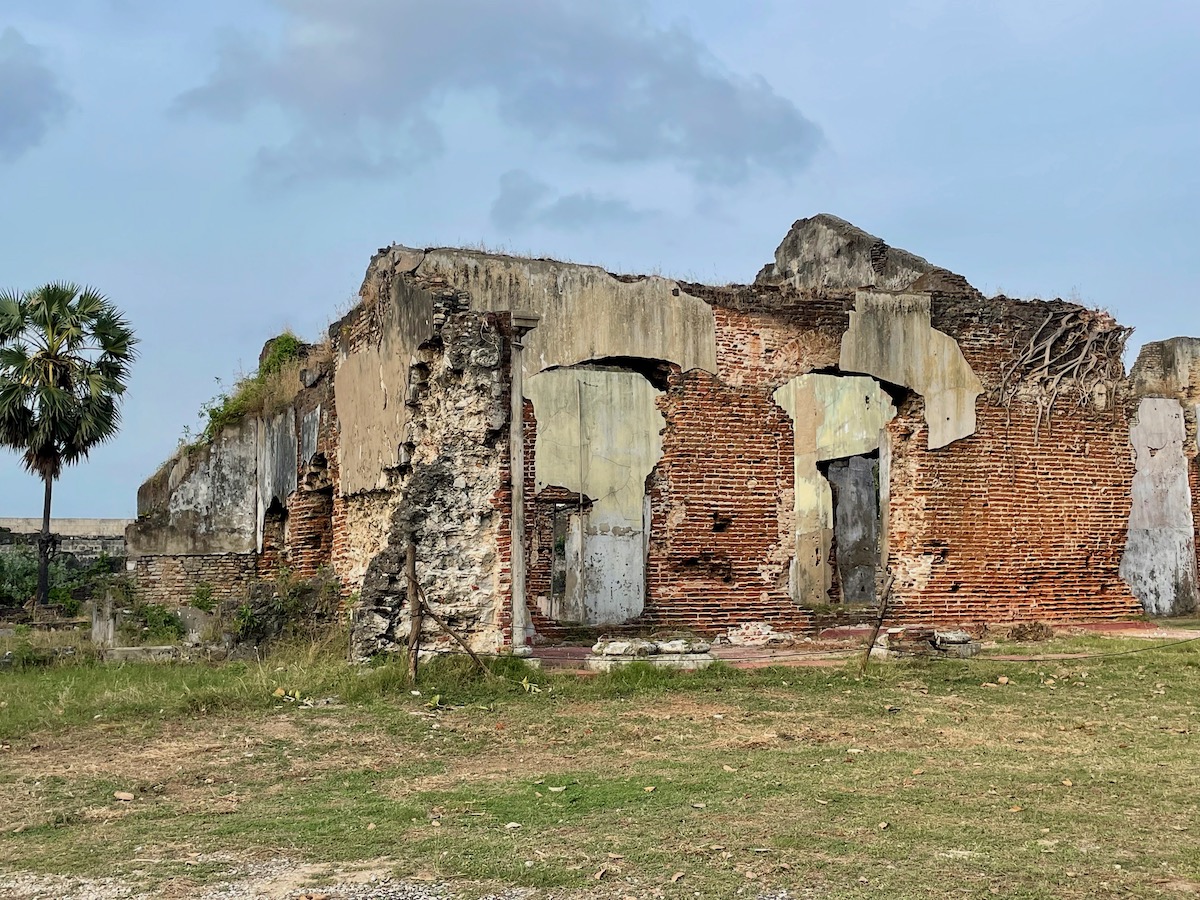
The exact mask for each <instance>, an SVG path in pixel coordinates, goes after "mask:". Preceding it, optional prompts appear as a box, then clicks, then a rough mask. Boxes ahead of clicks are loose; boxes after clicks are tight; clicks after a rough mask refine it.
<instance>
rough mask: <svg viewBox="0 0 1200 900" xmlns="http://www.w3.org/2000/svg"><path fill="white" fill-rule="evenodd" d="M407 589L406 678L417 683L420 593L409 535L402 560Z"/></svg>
mask: <svg viewBox="0 0 1200 900" xmlns="http://www.w3.org/2000/svg"><path fill="white" fill-rule="evenodd" d="M404 577H405V581H406V582H407V585H406V586H407V591H408V615H409V626H408V680H409V683H411V684H416V683H417V654H418V652H419V651H420V649H421V594H420V588H419V586H418V585H417V542H416V541H415V540H413V539H412V538H411V537H410V538H409V540H408V550H407V552H406V554H405V560H404Z"/></svg>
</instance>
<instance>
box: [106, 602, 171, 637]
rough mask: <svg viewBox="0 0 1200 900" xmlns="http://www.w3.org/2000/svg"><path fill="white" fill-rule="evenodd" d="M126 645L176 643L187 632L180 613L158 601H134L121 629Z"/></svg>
mask: <svg viewBox="0 0 1200 900" xmlns="http://www.w3.org/2000/svg"><path fill="white" fill-rule="evenodd" d="M119 632H120V635H121V637H122V638H123V639H124V640H125V644H126V646H137V645H139V644H141V645H153V646H158V645H162V644H174V643H176V642H177V641H179V640H181V639H182V638H183V636H184V634H185V633H186V630H185V629H184V627H183V620H182V619H181V618H180V617H179V613H177V612H175V611H174V610H170V609H167V608H166V607H165V606H160V605H159V604H157V603H134V605H133V607H132V608H130V609H128V610H126V611H125V614H124V615H123V617H122V620H121V625H120V629H119Z"/></svg>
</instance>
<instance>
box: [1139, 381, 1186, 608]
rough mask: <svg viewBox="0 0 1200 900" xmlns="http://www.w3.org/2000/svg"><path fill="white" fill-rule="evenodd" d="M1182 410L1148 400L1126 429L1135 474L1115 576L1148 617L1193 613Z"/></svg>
mask: <svg viewBox="0 0 1200 900" xmlns="http://www.w3.org/2000/svg"><path fill="white" fill-rule="evenodd" d="M1186 431H1187V429H1186V426H1185V423H1184V418H1183V405H1182V404H1181V403H1180V402H1179V401H1178V400H1173V399H1167V398H1159V397H1148V398H1145V399H1143V400H1142V401H1141V402H1140V403H1139V404H1138V413H1137V421H1135V422H1134V423H1133V426H1132V427H1131V428H1130V433H1129V440H1130V442H1131V443H1132V444H1133V449H1134V453H1135V464H1136V471H1135V473H1134V476H1133V490H1132V503H1131V506H1130V509H1129V537H1128V540H1127V542H1126V544H1125V553H1124V555H1123V556H1122V558H1121V577H1122V578H1124V579H1125V581H1126V583H1128V584H1129V587H1130V589H1131V590H1132V591H1133V594H1134V596H1135V597H1137V598H1138V600H1139V601H1141V604H1142V606H1143V608H1144V609H1145V610H1146V612H1148V613H1150V614H1151V615H1178V614H1179V613H1184V612H1191V611H1192V610H1194V609H1195V608H1196V603H1197V589H1196V580H1197V578H1196V534H1195V523H1194V521H1193V516H1192V493H1191V487H1190V485H1189V483H1188V460H1187V456H1186V455H1185V454H1184V452H1183V444H1184V440H1185V437H1186Z"/></svg>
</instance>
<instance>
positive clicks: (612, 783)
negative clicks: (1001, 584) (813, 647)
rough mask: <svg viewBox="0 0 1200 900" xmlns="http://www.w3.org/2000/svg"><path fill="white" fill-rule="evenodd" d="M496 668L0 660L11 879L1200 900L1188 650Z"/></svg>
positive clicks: (0, 866) (1199, 678)
mask: <svg viewBox="0 0 1200 900" xmlns="http://www.w3.org/2000/svg"><path fill="white" fill-rule="evenodd" d="M1145 646H1146V642H1145V641H1134V640H1128V639H1111V638H1092V637H1089V638H1080V639H1066V640H1057V641H1055V642H1053V643H1052V644H1049V645H1029V646H1025V647H1004V648H1001V650H1002V652H1029V653H1035V654H1036V653H1041V652H1043V651H1051V650H1052V651H1053V652H1059V653H1061V652H1072V651H1075V652H1085V653H1112V652H1113V651H1120V650H1129V649H1135V648H1142V647H1145ZM502 671H503V672H504V675H505V677H503V678H501V679H495V680H491V681H485V680H482V679H480V678H478V677H476V676H474V675H473V674H471V672H470V669H469V667H468V666H467V665H465V661H464V660H460V659H455V660H447V661H443V662H442V663H441V664H437V665H430V666H427V667H425V669H424V674H423V676H422V680H421V683H420V685H419V689H420V695H419V696H415V695H413V694H412V693H411V692H410V689H409V686H408V685H406V684H404V682H403V675H402V666H401V665H397V664H389V665H383V666H379V667H375V668H365V669H352V668H349V667H347V666H346V665H345V664H344V663H342V662H341V661H340V660H339V658H338V657H337V655H336V653H335V652H333V651H329V652H326V651H322V650H319V649H311V648H308V649H296V648H293V649H290V650H283V651H280V652H279V654H278V655H277V656H275V657H273V658H271V659H268V660H267V661H265V662H264V663H261V664H251V665H247V664H229V665H224V666H222V667H219V668H218V667H209V666H204V665H183V664H180V665H157V666H154V665H125V666H120V667H104V666H100V665H97V664H95V663H91V662H88V661H86V660H85V661H83V662H81V663H78V664H75V665H61V666H56V667H50V668H41V669H26V670H23V671H13V672H9V673H5V674H0V697H2V699H0V871H10V872H11V871H34V872H55V873H84V874H88V875H111V874H119V875H123V876H127V877H129V878H130V879H131V880H133V881H135V882H136V883H140V884H145V885H151V886H155V889H156V890H160V891H161V892H162V894H163V895H164V896H186V895H187V893H188V891H189V890H191V889H193V888H195V886H197V885H200V884H204V883H209V882H213V881H214V880H219V879H220V878H221V872H222V871H223V870H224V869H226V868H227V866H226V865H225V861H228V860H230V859H235V860H236V859H244V860H253V859H263V858H270V857H280V856H282V857H287V858H288V859H291V860H294V861H297V862H319V863H342V862H370V863H372V864H373V865H375V866H377V867H380V868H384V869H386V870H388V871H390V872H393V873H395V874H397V875H400V876H403V877H410V878H429V879H437V880H446V881H450V882H452V883H454V885H455V887H456V889H458V890H460V891H462V893H463V894H465V895H466V896H472V895H482V894H483V893H486V892H487V891H488V890H489V889H490V888H494V887H496V886H497V885H524V886H530V887H537V888H548V889H549V888H555V889H560V890H565V891H566V892H567V893H568V894H570V893H574V894H577V895H578V896H581V897H582V896H589V897H592V896H598V897H606V896H612V897H626V896H635V897H643V896H663V897H694V896H696V895H697V894H699V895H700V896H705V897H730V896H738V895H741V896H748V897H752V896H755V895H756V894H759V893H762V892H765V891H768V890H775V889H780V888H788V889H790V890H791V891H792V892H793V896H796V897H800V896H806V895H811V896H835V897H858V896H863V897H868V896H882V895H888V896H892V897H920V898H929V897H955V896H995V895H999V896H1009V897H1081V898H1082V897H1101V896H1115V895H1118V894H1119V895H1128V896H1146V897H1150V896H1186V895H1188V894H1195V893H1198V892H1200V812H1198V811H1197V798H1198V797H1200V752H1198V750H1200V747H1198V744H1197V734H1196V733H1197V729H1198V727H1200V722H1198V721H1197V718H1196V709H1197V707H1196V698H1197V697H1198V696H1200V642H1195V643H1189V644H1181V645H1178V646H1173V647H1168V648H1164V649H1157V650H1153V651H1150V652H1140V653H1135V654H1129V655H1123V656H1104V657H1099V658H1091V659H1067V660H1052V661H1041V662H997V661H989V660H987V659H979V660H973V661H965V662H958V661H956V662H950V661H912V662H899V663H886V664H874V665H872V667H871V668H870V670H869V672H868V674H867V676H866V677H865V678H862V679H859V678H858V677H857V665H856V663H853V662H852V663H850V664H848V665H846V666H844V667H835V668H774V669H759V670H755V671H750V672H742V671H735V670H731V669H728V668H724V667H718V668H713V669H709V670H707V671H705V672H702V673H698V674H693V675H683V674H670V673H664V672H662V671H659V670H654V669H650V668H643V667H640V666H639V667H635V668H631V669H629V670H625V671H622V672H619V673H615V674H612V675H607V676H601V677H595V678H590V679H579V678H574V677H569V676H556V675H552V674H549V673H540V672H536V671H532V670H525V669H524V668H522V667H521V666H520V665H519V664H517V663H515V662H509V663H508V664H506V665H505V666H503V668H502ZM522 682H524V683H522ZM280 691H283V692H287V696H285V697H281V696H278V694H279V693H280ZM296 697H298V698H299V699H296ZM116 792H128V793H129V794H132V795H133V798H134V799H132V800H131V801H122V800H118V799H116V798H114V793H116ZM556 896H557V894H556Z"/></svg>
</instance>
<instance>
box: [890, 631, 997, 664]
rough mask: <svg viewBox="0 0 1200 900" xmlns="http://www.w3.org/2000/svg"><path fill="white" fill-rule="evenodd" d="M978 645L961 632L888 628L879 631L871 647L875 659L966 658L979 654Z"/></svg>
mask: <svg viewBox="0 0 1200 900" xmlns="http://www.w3.org/2000/svg"><path fill="white" fill-rule="evenodd" d="M980 649H981V644H980V643H979V641H977V640H974V639H973V638H972V637H971V635H970V634H968V633H967V632H965V631H938V630H936V629H934V628H928V627H911V626H910V627H901V628H888V629H886V630H885V631H882V632H880V634H879V636H878V637H877V638H876V639H875V645H874V646H873V647H872V648H871V656H872V657H873V658H875V659H895V658H898V657H901V656H933V657H941V658H947V659H969V658H970V657H972V656H975V655H977V654H978V653H979V651H980Z"/></svg>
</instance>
